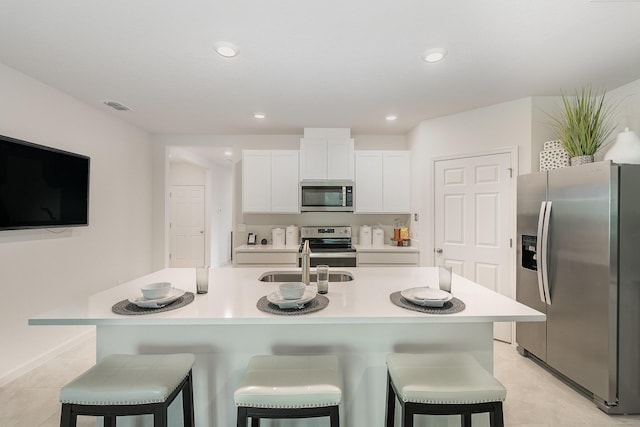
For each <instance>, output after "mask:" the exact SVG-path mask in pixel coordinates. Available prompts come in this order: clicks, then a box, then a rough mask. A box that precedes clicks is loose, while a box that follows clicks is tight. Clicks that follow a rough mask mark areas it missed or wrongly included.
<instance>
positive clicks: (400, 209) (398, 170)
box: [382, 151, 411, 213]
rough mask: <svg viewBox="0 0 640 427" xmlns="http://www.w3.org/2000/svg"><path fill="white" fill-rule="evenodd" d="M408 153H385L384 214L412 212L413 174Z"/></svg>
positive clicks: (383, 166) (383, 160)
mask: <svg viewBox="0 0 640 427" xmlns="http://www.w3.org/2000/svg"><path fill="white" fill-rule="evenodd" d="M410 165H411V161H410V157H409V152H408V151H385V152H383V159H382V178H383V179H382V198H383V208H384V212H387V213H409V212H410V211H411V191H410V184H411V173H410V170H409V168H410Z"/></svg>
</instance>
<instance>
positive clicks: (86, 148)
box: [0, 64, 151, 384]
mask: <svg viewBox="0 0 640 427" xmlns="http://www.w3.org/2000/svg"><path fill="white" fill-rule="evenodd" d="M0 93H1V94H2V102H0V134H3V135H8V136H12V137H15V138H18V139H23V140H27V141H32V142H35V143H39V144H42V145H47V146H51V147H56V148H61V149H64V150H68V151H72V152H77V153H81V154H85V155H88V156H90V157H91V186H90V207H89V209H90V211H89V226H88V227H79V228H71V229H67V231H63V230H61V229H55V230H52V231H46V230H14V231H0V287H1V288H2V292H3V294H2V298H0V318H1V320H2V321H1V322H0V342H2V351H0V384H2V383H4V382H6V381H9V380H11V379H13V378H14V377H15V376H16V375H20V374H22V373H24V372H25V371H26V370H28V369H29V368H30V367H32V366H34V365H36V364H37V363H39V362H41V361H42V359H43V358H46V357H48V356H50V355H52V354H55V353H56V351H60V348H59V346H60V345H61V344H64V343H65V342H68V341H70V340H74V339H76V338H77V337H78V336H79V334H82V333H84V332H85V331H89V330H90V329H91V328H90V327H68V326H61V327H56V326H28V325H27V319H28V318H29V317H30V316H32V315H36V314H39V313H42V312H45V311H46V310H48V309H50V308H52V307H56V306H59V305H62V304H64V303H66V302H68V301H69V300H71V299H73V298H75V297H78V296H82V295H89V294H93V293H95V292H98V291H100V290H102V289H106V288H109V287H112V286H115V285H116V284H118V283H119V282H121V281H125V280H129V279H132V278H134V277H136V276H140V275H142V274H146V273H148V272H149V271H150V266H151V256H150V253H151V225H150V219H151V159H150V153H151V152H150V143H149V139H148V136H147V134H146V133H144V132H142V131H140V130H138V129H136V128H134V127H132V126H130V125H128V124H126V123H124V122H123V121H121V120H118V119H116V118H113V117H111V116H109V115H107V114H105V113H103V112H100V111H98V110H97V109H94V108H92V107H90V106H87V105H86V104H82V103H80V102H79V101H77V100H75V99H73V98H71V97H69V96H67V95H65V94H64V93H62V92H60V91H58V90H55V89H53V88H51V87H48V86H45V85H43V84H41V83H39V82H38V81H36V80H33V79H31V78H29V77H27V76H25V75H24V74H21V73H19V72H17V71H15V70H13V69H11V68H8V67H5V66H3V65H1V64H0ZM124 114H126V113H124ZM53 231H55V233H54V232H53ZM115 302H117V301H114V303H115Z"/></svg>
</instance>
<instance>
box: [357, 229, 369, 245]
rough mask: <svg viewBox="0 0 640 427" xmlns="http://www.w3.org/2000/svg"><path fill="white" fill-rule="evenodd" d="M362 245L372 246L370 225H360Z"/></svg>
mask: <svg viewBox="0 0 640 427" xmlns="http://www.w3.org/2000/svg"><path fill="white" fill-rule="evenodd" d="M359 243H360V245H361V246H371V227H369V226H368V225H361V226H360V241H359Z"/></svg>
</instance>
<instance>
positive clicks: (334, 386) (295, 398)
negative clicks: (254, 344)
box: [234, 355, 342, 427]
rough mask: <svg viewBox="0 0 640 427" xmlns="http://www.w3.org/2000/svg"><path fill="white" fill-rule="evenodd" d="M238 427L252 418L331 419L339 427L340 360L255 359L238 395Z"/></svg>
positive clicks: (328, 357)
mask: <svg viewBox="0 0 640 427" xmlns="http://www.w3.org/2000/svg"><path fill="white" fill-rule="evenodd" d="M234 399H235V402H236V406H237V407H238V426H243V427H244V426H246V422H247V419H248V418H251V420H252V425H253V426H258V425H259V423H260V418H310V417H322V416H328V417H330V421H331V426H332V427H334V426H338V425H339V417H338V405H339V404H340V402H341V401H342V377H341V375H340V368H339V362H338V358H337V357H336V356H334V355H317V356H254V357H253V358H251V360H250V361H249V365H248V366H247V369H246V372H245V375H244V377H243V378H242V380H241V382H240V385H239V386H238V388H237V390H236V392H235V393H234Z"/></svg>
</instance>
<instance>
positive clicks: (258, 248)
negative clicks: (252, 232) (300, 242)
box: [235, 244, 300, 252]
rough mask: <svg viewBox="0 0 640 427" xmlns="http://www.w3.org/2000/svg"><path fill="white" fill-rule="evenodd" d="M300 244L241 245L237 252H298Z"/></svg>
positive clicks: (236, 249)
mask: <svg viewBox="0 0 640 427" xmlns="http://www.w3.org/2000/svg"><path fill="white" fill-rule="evenodd" d="M299 249H300V246H284V247H274V246H273V245H260V244H258V245H240V246H237V247H236V248H235V251H236V252H298V250H299Z"/></svg>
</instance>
